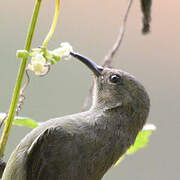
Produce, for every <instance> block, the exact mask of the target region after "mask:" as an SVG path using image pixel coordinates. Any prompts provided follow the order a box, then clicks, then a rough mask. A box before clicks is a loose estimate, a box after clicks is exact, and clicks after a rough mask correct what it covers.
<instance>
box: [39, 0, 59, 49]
mask: <svg viewBox="0 0 180 180" xmlns="http://www.w3.org/2000/svg"><path fill="white" fill-rule="evenodd" d="M59 11H60V0H56V9H55V13H54V18H53V23H52V25H51V28H50V30H49V32H48V34H47V36H46V38H45V40H44V42H43V44H42V47H43V48H47V45H48V42H49V41H50V39H51V38H52V36H53V34H54V31H55V28H56V24H57V21H58V17H59Z"/></svg>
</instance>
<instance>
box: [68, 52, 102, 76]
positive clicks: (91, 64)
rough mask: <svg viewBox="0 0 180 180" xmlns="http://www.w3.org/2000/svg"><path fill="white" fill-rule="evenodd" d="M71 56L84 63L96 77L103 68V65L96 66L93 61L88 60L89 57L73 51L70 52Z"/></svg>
mask: <svg viewBox="0 0 180 180" xmlns="http://www.w3.org/2000/svg"><path fill="white" fill-rule="evenodd" d="M70 54H71V56H73V57H75V58H77V59H79V60H80V61H81V62H82V63H84V64H85V65H86V66H87V67H88V68H89V69H91V71H93V73H94V74H95V75H96V76H97V77H98V76H101V72H102V70H103V67H101V66H98V65H97V64H96V63H95V62H93V61H92V60H90V59H89V58H87V57H85V56H82V55H80V54H78V53H75V52H70Z"/></svg>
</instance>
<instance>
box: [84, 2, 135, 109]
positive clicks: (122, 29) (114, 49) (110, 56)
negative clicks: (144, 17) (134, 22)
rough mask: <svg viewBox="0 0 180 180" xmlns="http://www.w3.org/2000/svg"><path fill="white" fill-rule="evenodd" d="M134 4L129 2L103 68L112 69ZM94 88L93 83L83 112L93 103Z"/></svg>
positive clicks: (104, 60)
mask: <svg viewBox="0 0 180 180" xmlns="http://www.w3.org/2000/svg"><path fill="white" fill-rule="evenodd" d="M132 2H133V0H129V2H128V6H127V10H126V12H125V14H124V17H123V22H122V25H121V27H120V31H119V35H118V37H117V40H116V42H115V43H114V45H113V47H112V48H111V49H110V51H109V53H108V54H107V55H106V56H105V57H104V59H103V61H102V66H103V67H108V68H111V67H112V60H113V57H114V55H115V54H116V52H117V51H118V49H119V47H120V45H121V43H122V40H123V37H124V33H125V30H126V22H127V18H128V15H129V11H130V8H131V5H132ZM93 86H94V84H93V83H92V85H91V87H90V89H89V92H88V96H87V97H86V99H85V101H84V104H83V108H82V110H83V111H84V110H86V109H88V107H89V105H90V103H91V101H92V91H93Z"/></svg>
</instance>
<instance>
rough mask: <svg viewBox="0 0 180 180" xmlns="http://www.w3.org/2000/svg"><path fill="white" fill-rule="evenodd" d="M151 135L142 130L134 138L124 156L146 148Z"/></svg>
mask: <svg viewBox="0 0 180 180" xmlns="http://www.w3.org/2000/svg"><path fill="white" fill-rule="evenodd" d="M150 135H151V131H150V130H148V131H146V130H142V131H140V132H139V134H138V135H137V137H136V141H135V143H134V144H133V145H132V146H131V147H130V148H129V149H128V150H127V151H126V154H127V155H129V154H133V153H135V152H136V151H138V150H139V149H140V148H144V147H146V146H147V143H148V139H149V136H150Z"/></svg>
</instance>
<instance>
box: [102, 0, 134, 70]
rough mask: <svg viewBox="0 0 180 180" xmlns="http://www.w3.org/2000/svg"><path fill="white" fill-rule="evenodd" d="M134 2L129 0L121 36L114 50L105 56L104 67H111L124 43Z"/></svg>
mask: <svg viewBox="0 0 180 180" xmlns="http://www.w3.org/2000/svg"><path fill="white" fill-rule="evenodd" d="M132 2H133V0H129V3H128V6H127V10H126V12H125V14H124V17H123V22H122V26H121V27H120V31H119V35H118V37H117V40H116V42H115V43H114V45H113V47H112V49H110V51H109V53H108V54H107V55H106V56H105V58H104V60H103V62H102V66H103V67H111V64H112V59H113V57H114V55H115V54H116V52H117V51H118V49H119V47H120V45H121V43H122V40H123V37H124V33H125V29H126V22H127V18H128V15H129V11H130V8H131V5H132Z"/></svg>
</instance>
